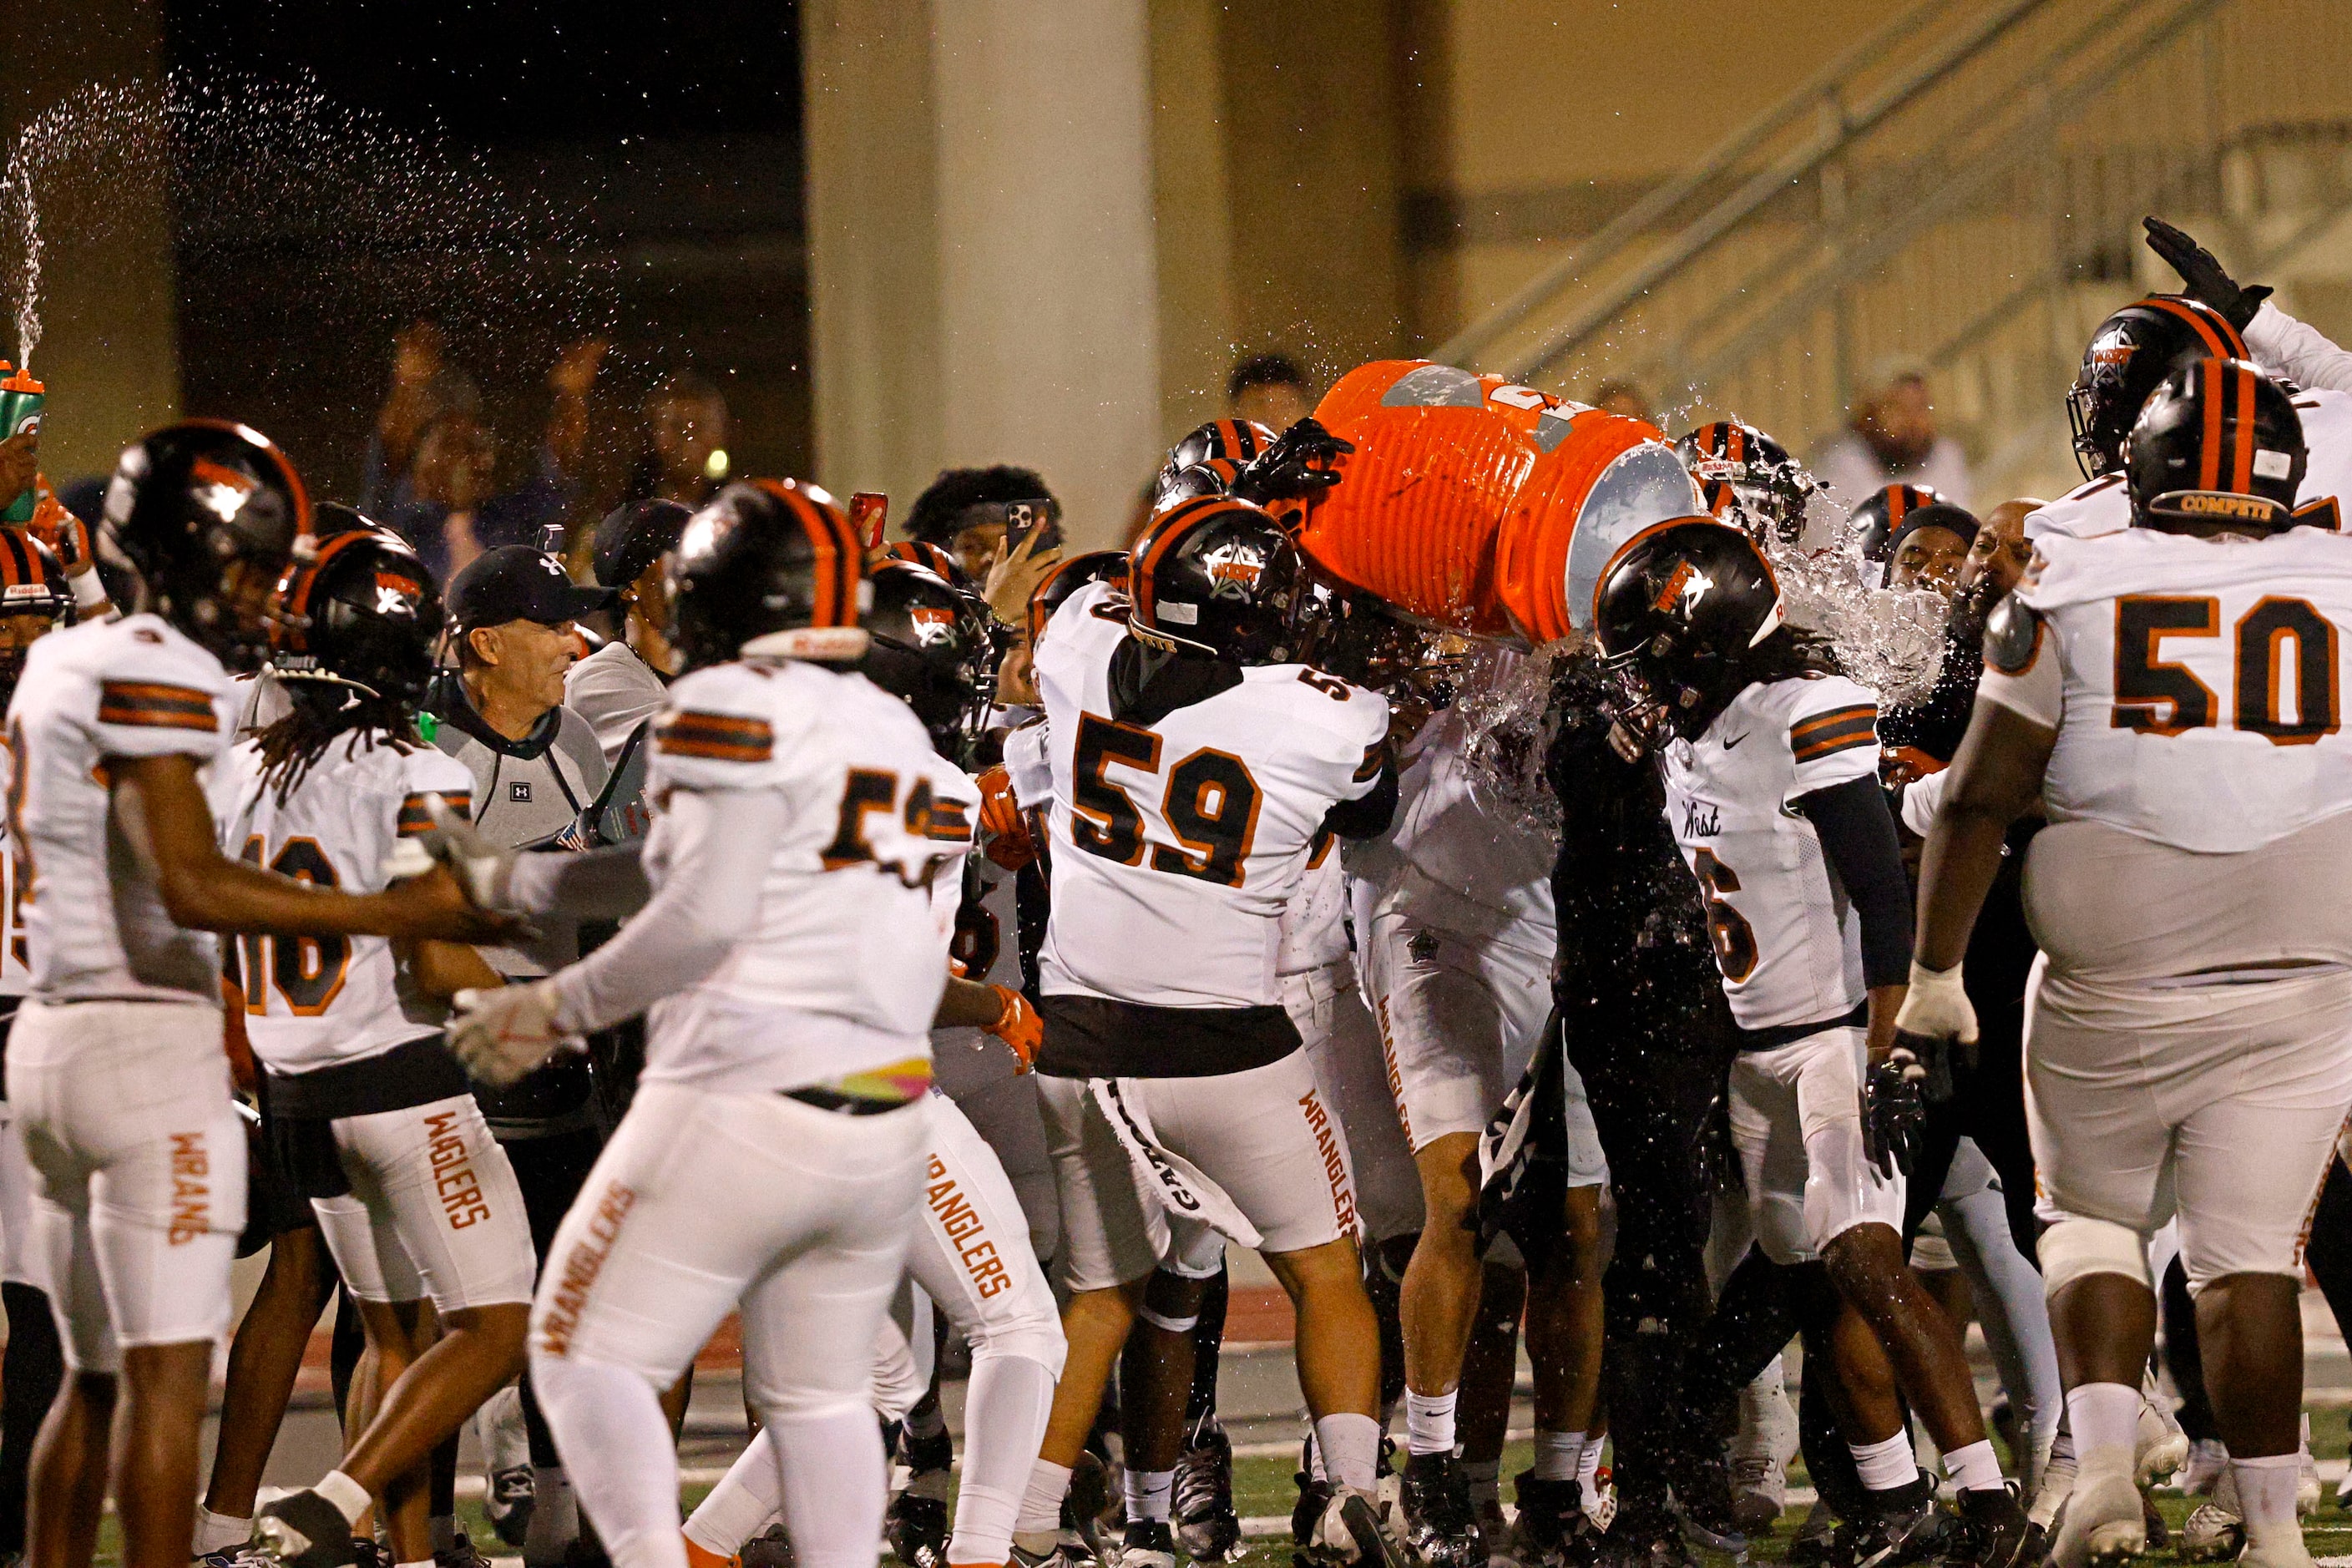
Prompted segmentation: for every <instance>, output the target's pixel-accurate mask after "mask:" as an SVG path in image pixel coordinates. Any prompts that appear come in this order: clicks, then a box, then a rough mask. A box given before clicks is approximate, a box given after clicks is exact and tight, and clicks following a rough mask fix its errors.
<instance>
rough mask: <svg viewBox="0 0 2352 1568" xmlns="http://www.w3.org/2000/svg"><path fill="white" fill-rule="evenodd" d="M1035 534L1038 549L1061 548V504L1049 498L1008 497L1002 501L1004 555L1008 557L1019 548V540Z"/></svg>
mask: <svg viewBox="0 0 2352 1568" xmlns="http://www.w3.org/2000/svg"><path fill="white" fill-rule="evenodd" d="M1033 533H1034V534H1036V535H1038V540H1037V549H1038V551H1039V552H1045V551H1047V550H1059V549H1060V548H1061V547H1062V503H1061V502H1059V501H1057V500H1053V499H1051V498H1050V497H1047V498H1041V499H1039V500H1009V501H1006V502H1005V503H1004V555H1005V558H1006V559H1007V560H1010V559H1011V558H1012V557H1013V555H1014V554H1015V553H1016V552H1019V550H1020V549H1021V543H1022V541H1024V540H1025V539H1027V538H1028V537H1029V536H1030V535H1031V534H1033Z"/></svg>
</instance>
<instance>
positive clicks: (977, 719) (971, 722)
mask: <svg viewBox="0 0 2352 1568" xmlns="http://www.w3.org/2000/svg"><path fill="white" fill-rule="evenodd" d="M866 582H867V583H868V584H871V585H872V587H873V605H872V607H871V608H869V609H868V610H867V611H866V615H865V617H864V621H865V626H866V635H867V636H868V637H870V638H871V639H872V640H871V642H870V643H869V644H868V646H867V647H866V657H865V658H864V659H863V660H861V661H860V662H859V664H858V666H857V668H859V670H861V671H862V672H864V674H865V676H866V679H868V680H870V681H872V682H873V683H874V684H875V685H877V686H878V687H880V688H881V689H883V690H885V691H887V692H889V693H890V694H891V695H892V696H894V697H898V698H900V699H903V700H905V702H906V704H907V706H908V707H909V708H912V709H913V710H915V717H916V718H918V719H920V720H921V721H923V728H924V729H925V730H926V731H929V734H930V737H931V745H932V748H933V749H934V750H936V751H937V752H939V753H940V755H941V756H943V757H945V758H947V759H948V760H949V761H950V762H952V763H956V764H957V765H958V766H961V765H962V764H963V763H964V762H965V760H966V759H967V757H968V756H969V755H970V753H971V746H972V742H975V741H977V740H978V739H979V738H980V735H981V731H982V730H983V729H984V728H985V727H986V725H987V722H988V709H989V703H990V700H991V699H992V693H993V689H994V684H995V678H996V644H995V641H994V639H993V637H992V636H991V634H990V628H989V618H988V606H986V605H983V604H982V603H981V602H980V601H979V600H978V599H976V598H974V597H973V596H972V595H970V594H968V593H966V592H964V591H963V590H962V589H961V588H959V587H956V586H955V585H954V584H951V583H950V582H948V581H947V579H945V578H944V577H941V576H940V575H939V574H937V573H935V572H929V571H926V570H925V569H924V568H922V567H920V566H918V565H915V564H914V563H911V562H907V561H884V562H881V563H878V564H877V565H876V567H875V568H874V570H873V572H872V573H870V574H868V575H867V577H866Z"/></svg>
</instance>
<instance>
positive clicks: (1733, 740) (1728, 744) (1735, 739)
mask: <svg viewBox="0 0 2352 1568" xmlns="http://www.w3.org/2000/svg"><path fill="white" fill-rule="evenodd" d="M1753 733H1755V731H1752V730H1742V731H1740V732H1739V733H1738V734H1737V735H1734V736H1732V737H1730V738H1729V739H1728V740H1727V741H1725V742H1723V749H1724V750H1725V751H1729V750H1731V748H1732V747H1734V746H1736V745H1738V744H1739V742H1742V741H1744V740H1746V739H1748V736H1749V735H1751V734H1753Z"/></svg>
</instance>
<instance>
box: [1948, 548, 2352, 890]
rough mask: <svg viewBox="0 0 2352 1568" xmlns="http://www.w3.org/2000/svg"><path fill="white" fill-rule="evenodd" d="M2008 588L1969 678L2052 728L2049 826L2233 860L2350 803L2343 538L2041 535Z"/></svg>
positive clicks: (2350, 552) (2350, 622) (2351, 558)
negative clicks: (1983, 657)
mask: <svg viewBox="0 0 2352 1568" xmlns="http://www.w3.org/2000/svg"><path fill="white" fill-rule="evenodd" d="M2017 598H2018V600H2019V601H2020V602H2021V604H2023V605H2027V606H2029V607H2030V608H2031V609H2032V610H2033V611H2034V613H2035V615H2036V616H2038V617H2039V619H2038V622H2037V623H2036V625H2035V626H2034V628H2033V630H2032V633H2031V636H2030V638H2029V637H2025V636H2024V635H2023V634H2021V637H2020V638H2019V640H2018V642H2017V645H2016V646H2011V647H1998V646H1995V644H1992V643H1989V644H1988V648H1987V653H1988V659H1987V664H1986V668H1985V675H1984V679H1983V681H1982V682H1981V683H1980V684H1979V688H1978V689H1979V693H1980V694H1981V695H1982V696H1984V697H1985V698H1987V699H1989V700H1992V701H1995V702H1999V703H2001V704H2002V705H2003V706H2005V707H2009V708H2011V709H2014V710H2017V711H2019V712H2021V713H2023V714H2025V715H2026V716H2027V717H2028V718H2031V719H2033V720H2035V721H2037V722H2040V723H2042V724H2044V725H2047V726H2049V727H2050V728H2052V729H2054V730H2056V731H2058V742H2057V746H2056V749H2055V750H2054V751H2053V752H2052V753H2051V757H2050V767H2049V771H2048V773H2046V774H2045V775H2044V777H2043V781H2042V800H2043V802H2044V805H2045V807H2046V809H2047V811H2048V815H2049V817H2050V820H2051V821H2053V822H2069V821H2078V820H2084V819H2089V820H2093V821H2097V822H2104V823H2106V824H2108V825H2109V826H2114V827H2118V828H2121V829H2123V830H2124V831H2125V832H2126V833H2133V834H2137V835H2138V836H2139V837H2143V838H2149V839H2154V840H2155V841H2157V842H2158V843H2160V844H2169V845H2172V846H2174V847H2179V848H2182V849H2189V850H2197V851H2202V852H2207V853H2212V854H2232V853H2237V852H2240V851H2243V850H2247V849H2252V848H2257V847H2261V846H2262V845H2264V844H2267V843H2269V842H2270V841H2271V840H2272V839H2273V838H2277V837H2283V836H2284V835H2286V834H2289V833H2293V832H2294V831H2295V830H2296V829H2298V828H2300V827H2304V826H2308V825H2309V824H2311V823H2313V822H2315V821H2318V820H2319V819H2320V818H2322V817H2326V816H2334V815H2336V813H2337V812H2340V811H2343V810H2346V809H2347V807H2352V737H2347V735H2346V734H2345V733H2344V731H2343V728H2342V724H2343V711H2342V703H2343V698H2344V693H2345V691H2346V690H2347V688H2352V680H2347V670H2346V668H2345V660H2346V658H2347V654H2352V647H2346V646H2345V645H2346V644H2347V641H2352V539H2347V538H2346V537H2345V536H2343V535H2341V534H2337V533H2331V532H2327V531H2322V530H2319V529H2315V528H2296V529H2290V530H2288V531H2286V532H2284V533H2281V534H2275V535H2273V536H2272V537H2270V538H2268V539H2262V540H2252V539H2217V540H2208V539H2197V538H2192V537H2189V536H2188V535H2184V534H2175V533H2166V532H2162V531H2158V530H2155V529H2146V528H2134V529H2127V530H2126V531H2123V532H2120V533H2110V534H2105V535H2102V536H2100V537H2097V538H2094V539H2044V540H2042V542H2041V543H2040V544H2039V545H2038V546H2037V547H2036V553H2035V557H2034V560H2033V563H2032V564H2031V565H2030V566H2028V567H2027V568H2026V574H2025V577H2024V580H2023V581H2022V582H2021V583H2020V584H2018V587H2017ZM1998 640H1999V639H1996V642H1998Z"/></svg>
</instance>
